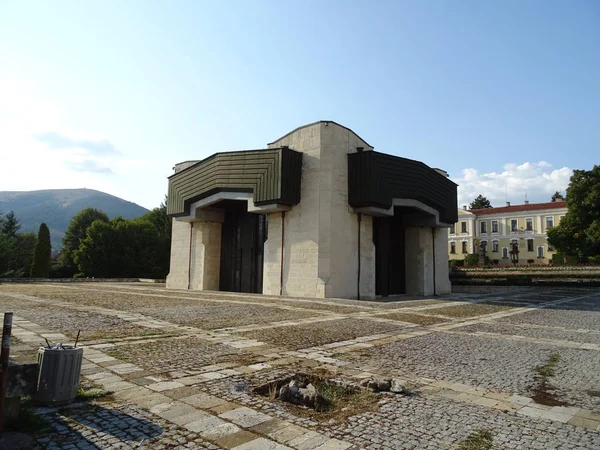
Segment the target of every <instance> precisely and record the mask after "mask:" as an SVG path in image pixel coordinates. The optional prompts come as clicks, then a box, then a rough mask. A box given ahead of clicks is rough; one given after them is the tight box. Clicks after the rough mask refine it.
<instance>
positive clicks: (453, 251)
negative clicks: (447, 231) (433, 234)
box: [450, 242, 456, 253]
mask: <svg viewBox="0 0 600 450" xmlns="http://www.w3.org/2000/svg"><path fill="white" fill-rule="evenodd" d="M450 253H456V242H450Z"/></svg>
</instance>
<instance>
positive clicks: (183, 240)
mask: <svg viewBox="0 0 600 450" xmlns="http://www.w3.org/2000/svg"><path fill="white" fill-rule="evenodd" d="M174 169H175V173H174V174H173V175H172V176H171V177H169V194H168V201H167V211H168V214H169V215H170V216H171V217H172V218H173V239H172V248H171V267H170V273H169V275H168V277H167V288H173V289H192V290H213V291H217V290H221V291H233V292H253V293H263V294H268V295H288V296H295V297H312V298H325V297H342V298H360V299H372V298H375V297H376V296H389V295H396V294H410V295H432V294H443V293H448V292H450V282H449V279H448V228H449V227H450V226H451V225H452V224H454V223H456V222H457V220H458V218H457V197H456V185H455V184H454V183H453V182H452V181H450V180H449V179H448V177H447V174H446V173H445V172H444V171H442V170H439V169H432V168H430V167H428V166H427V165H425V164H423V163H422V162H419V161H414V160H410V159H405V158H401V157H397V156H392V155H388V154H384V153H379V152H376V151H374V149H373V147H372V146H371V145H369V144H368V143H367V142H366V141H364V140H363V139H362V138H361V137H360V136H358V135H357V134H356V133H354V132H353V131H352V130H350V129H348V128H346V127H344V126H342V125H339V124H337V123H335V122H332V121H320V122H315V123H312V124H309V125H305V126H302V127H300V128H297V129H295V130H294V131H292V132H290V133H288V134H286V135H285V136H283V137H281V138H279V139H277V140H276V141H274V142H272V143H270V144H268V145H267V148H266V149H261V150H244V151H233V152H224V153H216V154H214V155H212V156H210V157H208V158H206V159H204V160H202V161H187V162H183V163H180V164H177V165H176V166H175V168H174Z"/></svg>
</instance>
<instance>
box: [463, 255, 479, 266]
mask: <svg viewBox="0 0 600 450" xmlns="http://www.w3.org/2000/svg"><path fill="white" fill-rule="evenodd" d="M464 265H465V266H466V267H473V266H478V265H479V255H478V254H477V253H470V254H468V255H467V256H465V260H464Z"/></svg>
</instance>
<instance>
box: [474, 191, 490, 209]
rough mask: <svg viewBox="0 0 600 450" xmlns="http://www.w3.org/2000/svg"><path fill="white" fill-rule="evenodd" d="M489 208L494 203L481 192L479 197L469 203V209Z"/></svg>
mask: <svg viewBox="0 0 600 450" xmlns="http://www.w3.org/2000/svg"><path fill="white" fill-rule="evenodd" d="M487 208H492V204H491V203H490V201H489V200H488V199H487V198H486V197H484V196H483V195H481V194H479V195H478V196H477V198H476V199H475V200H473V201H472V202H471V204H470V205H469V209H487Z"/></svg>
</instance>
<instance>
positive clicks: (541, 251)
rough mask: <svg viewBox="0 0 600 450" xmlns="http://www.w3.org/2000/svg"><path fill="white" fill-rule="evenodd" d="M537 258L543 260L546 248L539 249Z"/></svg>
mask: <svg viewBox="0 0 600 450" xmlns="http://www.w3.org/2000/svg"><path fill="white" fill-rule="evenodd" d="M537 257H538V258H543V257H544V247H538V249H537Z"/></svg>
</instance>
